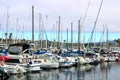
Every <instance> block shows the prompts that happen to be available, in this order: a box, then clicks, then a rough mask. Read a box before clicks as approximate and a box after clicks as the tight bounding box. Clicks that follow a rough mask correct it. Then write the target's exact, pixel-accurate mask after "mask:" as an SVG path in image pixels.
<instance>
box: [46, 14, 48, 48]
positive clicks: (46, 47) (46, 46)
mask: <svg viewBox="0 0 120 80" xmlns="http://www.w3.org/2000/svg"><path fill="white" fill-rule="evenodd" d="M47 22H48V16H47V15H46V28H47ZM46 49H47V39H46Z"/></svg>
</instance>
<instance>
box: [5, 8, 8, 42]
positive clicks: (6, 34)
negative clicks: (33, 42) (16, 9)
mask: <svg viewBox="0 0 120 80" xmlns="http://www.w3.org/2000/svg"><path fill="white" fill-rule="evenodd" d="M8 22H9V7H7V24H6V33H5V36H6V44H8V39H7V36H8Z"/></svg>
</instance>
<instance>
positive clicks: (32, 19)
mask: <svg viewBox="0 0 120 80" xmlns="http://www.w3.org/2000/svg"><path fill="white" fill-rule="evenodd" d="M32 43H34V6H32Z"/></svg>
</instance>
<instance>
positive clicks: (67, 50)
mask: <svg viewBox="0 0 120 80" xmlns="http://www.w3.org/2000/svg"><path fill="white" fill-rule="evenodd" d="M66 46H67V51H68V28H67V43H66Z"/></svg>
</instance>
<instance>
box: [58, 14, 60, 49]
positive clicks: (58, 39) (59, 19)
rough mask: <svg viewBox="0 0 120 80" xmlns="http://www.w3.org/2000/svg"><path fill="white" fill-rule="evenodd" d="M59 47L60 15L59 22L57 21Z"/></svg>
mask: <svg viewBox="0 0 120 80" xmlns="http://www.w3.org/2000/svg"><path fill="white" fill-rule="evenodd" d="M59 47H60V16H59V22H58V48H59Z"/></svg>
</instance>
